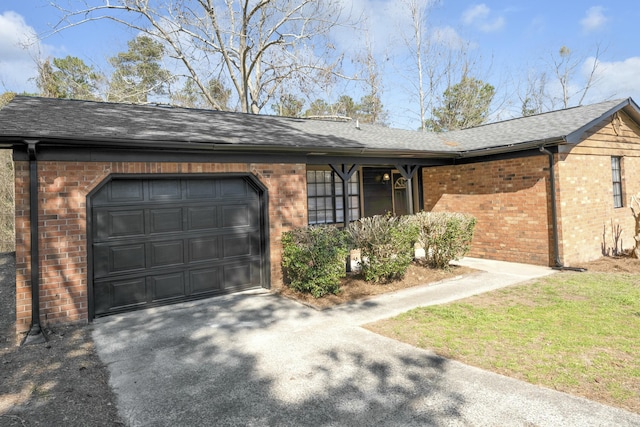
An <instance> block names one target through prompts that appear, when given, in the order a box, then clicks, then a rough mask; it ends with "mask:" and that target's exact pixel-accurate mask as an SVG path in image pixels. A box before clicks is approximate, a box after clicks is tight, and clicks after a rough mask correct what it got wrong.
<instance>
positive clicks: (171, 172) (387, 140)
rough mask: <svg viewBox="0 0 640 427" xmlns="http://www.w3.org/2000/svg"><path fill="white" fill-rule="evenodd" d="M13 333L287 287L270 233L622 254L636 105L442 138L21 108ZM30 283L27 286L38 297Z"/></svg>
mask: <svg viewBox="0 0 640 427" xmlns="http://www.w3.org/2000/svg"><path fill="white" fill-rule="evenodd" d="M0 148H5V149H12V150H13V153H14V160H15V196H16V268H17V272H16V273H17V274H16V288H17V304H16V307H17V313H16V319H17V322H16V324H17V327H16V329H17V332H18V333H24V332H27V331H29V330H30V329H31V330H32V331H33V330H34V329H36V330H37V328H39V325H40V324H44V323H60V322H67V323H68V322H87V321H90V320H91V319H93V318H95V317H97V316H104V315H108V314H111V313H119V312H122V311H127V310H134V309H139V308H145V307H151V306H155V305H161V304H168V303H173V302H178V301H185V300H190V299H195V298H204V297H209V296H213V295H219V294H223V293H228V292H234V291H239V290H245V289H249V288H256V287H265V288H270V287H276V288H277V287H279V286H282V271H281V266H280V264H281V251H282V248H281V241H280V238H281V235H282V233H283V232H284V231H287V230H291V229H294V228H297V227H303V226H306V225H308V224H343V223H346V222H348V221H350V220H355V219H357V218H360V217H364V216H371V215H375V214H384V213H386V212H392V213H394V214H396V215H401V214H407V213H411V212H415V211H419V210H426V211H459V212H466V213H469V214H472V215H474V216H476V217H477V219H478V223H477V227H476V233H475V237H474V239H473V242H472V249H471V254H470V255H472V256H475V257H487V258H492V259H498V260H507V261H517V262H524V263H533V264H540V265H550V266H555V267H563V266H572V265H576V264H578V263H581V262H585V261H589V260H593V259H596V258H598V257H600V256H602V255H603V253H606V252H607V251H609V250H611V249H612V248H613V244H614V243H613V241H614V240H613V236H612V232H614V231H613V230H614V226H618V227H619V229H618V230H622V232H623V234H622V236H621V237H622V242H623V245H624V246H626V247H629V246H631V245H632V243H633V242H632V240H633V239H632V233H633V218H632V216H631V213H630V210H629V209H628V200H629V197H630V196H631V195H633V194H636V193H638V192H640V180H639V179H637V178H636V177H638V176H640V175H639V174H640V110H639V109H638V105H636V103H635V102H634V101H633V100H632V99H623V100H614V101H606V102H602V103H598V104H593V105H587V106H581V107H575V108H570V109H566V110H561V111H554V112H549V113H544V114H540V115H535V116H530V117H525V118H518V119H512V120H507V121H502V122H498V123H492V124H487V125H483V126H479V127H475V128H470V129H466V130H460V131H452V132H446V133H440V134H435V133H423V132H418V131H408V130H395V129H389V128H385V127H380V126H372V125H365V124H361V123H358V121H346V122H337V121H318V120H309V119H297V118H285V117H275V116H262V115H250V114H240V113H231V112H220V111H209V110H194V109H184V108H169V107H163V106H141V105H125V104H111V103H100V102H88V101H75V100H62V99H47V98H36V97H23V96H17V97H16V98H15V99H14V100H13V101H12V102H10V103H9V104H8V105H7V106H6V107H5V108H3V109H2V110H1V111H0ZM33 289H37V290H38V291H37V292H32V290H33Z"/></svg>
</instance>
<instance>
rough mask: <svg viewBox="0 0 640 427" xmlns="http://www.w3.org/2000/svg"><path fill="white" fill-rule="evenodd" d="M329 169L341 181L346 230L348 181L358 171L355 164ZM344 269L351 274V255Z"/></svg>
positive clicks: (348, 208)
mask: <svg viewBox="0 0 640 427" xmlns="http://www.w3.org/2000/svg"><path fill="white" fill-rule="evenodd" d="M329 166H331V169H333V171H334V172H335V173H336V175H338V176H339V177H340V179H341V180H342V206H343V208H344V218H343V219H344V227H345V228H347V227H348V226H349V220H350V218H349V211H350V208H351V203H350V202H349V180H350V179H351V177H352V176H353V174H354V173H355V172H356V171H357V170H358V166H359V165H357V164H353V165H351V166H348V165H346V164H344V163H343V164H339V165H335V164H330V165H329ZM345 268H346V271H347V273H349V272H351V255H347V259H346V260H345Z"/></svg>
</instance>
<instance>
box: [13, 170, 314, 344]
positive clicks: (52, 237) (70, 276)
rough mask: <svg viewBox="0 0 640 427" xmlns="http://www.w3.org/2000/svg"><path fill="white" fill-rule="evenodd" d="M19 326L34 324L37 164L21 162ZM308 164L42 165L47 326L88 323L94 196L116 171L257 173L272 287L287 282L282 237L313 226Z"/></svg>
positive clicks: (24, 328)
mask: <svg viewBox="0 0 640 427" xmlns="http://www.w3.org/2000/svg"><path fill="white" fill-rule="evenodd" d="M15 169H16V170H15V177H16V178H15V179H16V181H15V182H16V331H17V332H18V333H23V332H26V331H27V330H28V328H29V326H30V324H31V313H32V311H31V281H30V275H31V273H30V263H31V260H30V250H31V248H30V222H29V164H28V162H16V165H15ZM305 171H306V169H305V165H301V164H257V163H225V164H211V163H142V162H137V163H131V162H126V163H125V162H91V163H84V162H82V163H80V162H48V161H45V162H38V178H39V183H38V187H39V194H38V197H39V204H40V212H39V213H38V217H39V224H38V226H39V233H40V236H39V238H40V243H39V245H40V246H39V251H40V254H39V255H40V315H41V323H42V324H43V325H46V324H49V323H74V322H86V321H88V306H87V236H86V196H87V194H88V193H89V192H90V191H91V190H92V189H93V188H95V187H96V186H97V185H98V184H99V183H100V182H102V181H103V180H104V179H105V178H106V177H107V176H108V175H109V174H111V173H118V174H126V173H135V174H156V173H162V174H180V173H185V174H195V173H230V172H249V173H252V174H254V175H255V176H256V177H257V178H258V179H259V180H260V181H261V182H262V183H263V184H264V185H265V186H266V187H267V189H268V192H269V228H270V230H269V233H270V242H269V244H270V255H271V284H272V286H273V287H279V286H281V285H282V271H281V268H280V263H281V252H282V249H281V243H280V242H281V235H282V232H283V231H286V230H289V229H292V228H296V227H301V226H304V225H306V224H307V213H306V203H307V196H306V185H305V183H306V172H305Z"/></svg>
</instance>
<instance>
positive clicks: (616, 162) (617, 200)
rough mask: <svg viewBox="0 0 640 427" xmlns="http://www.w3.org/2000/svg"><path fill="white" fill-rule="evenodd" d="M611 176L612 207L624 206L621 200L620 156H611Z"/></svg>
mask: <svg viewBox="0 0 640 427" xmlns="http://www.w3.org/2000/svg"><path fill="white" fill-rule="evenodd" d="M611 178H612V182H613V207H614V208H621V207H623V206H624V203H623V200H622V158H621V157H611Z"/></svg>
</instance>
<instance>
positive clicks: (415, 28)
mask: <svg viewBox="0 0 640 427" xmlns="http://www.w3.org/2000/svg"><path fill="white" fill-rule="evenodd" d="M403 4H404V6H405V7H406V9H407V12H408V13H409V17H410V19H411V29H410V31H409V32H408V33H405V32H403V31H401V33H402V34H403V39H404V44H405V46H406V47H407V49H408V50H409V53H410V56H411V58H412V59H413V65H414V67H415V73H416V75H415V78H412V79H410V81H411V82H412V86H413V87H414V90H416V91H417V98H418V105H419V107H420V129H421V130H423V131H424V130H425V122H426V120H427V111H430V110H431V108H432V107H433V95H434V93H435V87H436V86H437V83H438V80H439V77H440V73H439V71H438V69H437V68H436V66H437V64H436V62H437V61H430V64H431V65H428V64H427V61H429V59H433V58H430V56H437V52H434V51H433V48H434V44H433V40H432V39H431V37H430V36H429V34H428V32H427V28H426V24H427V23H428V21H429V18H428V17H429V13H430V11H431V9H432V8H433V7H434V6H435V5H436V4H437V1H434V0H403ZM425 68H427V70H426V71H425ZM425 72H426V73H427V76H428V90H427V93H426V94H425V88H424V86H425ZM427 96H429V97H430V100H427V98H426V97H427Z"/></svg>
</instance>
